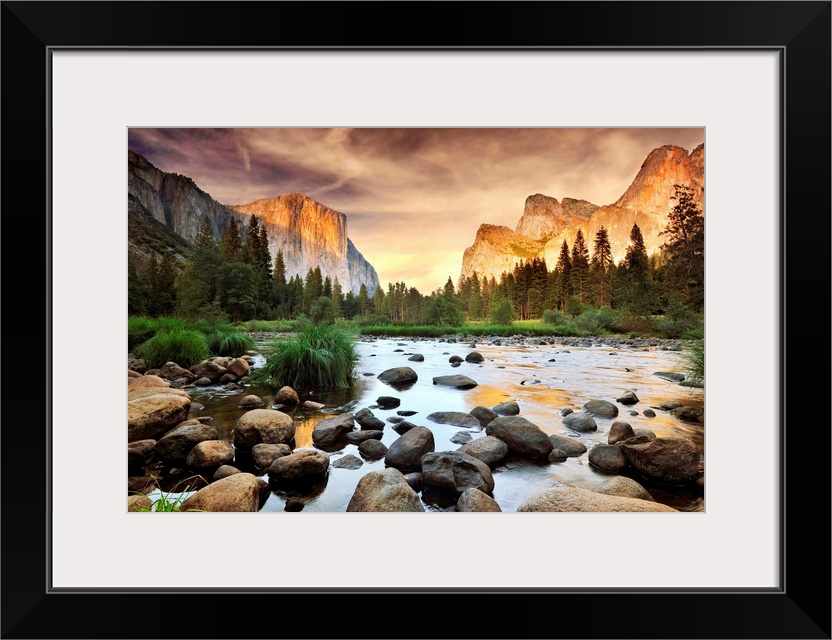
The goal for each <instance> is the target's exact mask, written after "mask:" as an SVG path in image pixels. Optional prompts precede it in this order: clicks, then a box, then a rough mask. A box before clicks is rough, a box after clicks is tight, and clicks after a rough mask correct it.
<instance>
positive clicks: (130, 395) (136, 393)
mask: <svg viewBox="0 0 832 640" xmlns="http://www.w3.org/2000/svg"><path fill="white" fill-rule="evenodd" d="M156 395H171V396H179V397H180V398H188V399H190V397H191V396H189V395H188V392H187V391H182V390H181V389H173V388H171V387H143V388H141V389H133V390H131V389H130V388H129V387H128V389H127V401H128V402H129V401H131V400H140V399H141V398H147V397H148V396H156Z"/></svg>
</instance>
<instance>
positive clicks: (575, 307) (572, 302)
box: [566, 296, 584, 318]
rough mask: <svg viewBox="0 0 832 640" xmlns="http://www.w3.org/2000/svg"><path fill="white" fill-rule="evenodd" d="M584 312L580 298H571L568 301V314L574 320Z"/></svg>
mask: <svg viewBox="0 0 832 640" xmlns="http://www.w3.org/2000/svg"><path fill="white" fill-rule="evenodd" d="M583 310H584V305H582V304H581V299H580V298H578V296H569V299H568V300H567V301H566V313H568V314H569V315H570V316H572V317H573V318H574V317H576V316H579V315H581V313H582V312H583Z"/></svg>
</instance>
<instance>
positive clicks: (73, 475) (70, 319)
mask: <svg viewBox="0 0 832 640" xmlns="http://www.w3.org/2000/svg"><path fill="white" fill-rule="evenodd" d="M394 8H398V9H400V10H401V11H402V12H405V13H407V14H408V17H407V18H406V19H402V18H396V19H395V25H396V26H395V30H394V31H393V32H391V31H390V30H382V31H378V30H377V28H376V27H374V26H373V25H375V24H376V22H375V20H377V19H379V15H380V12H381V17H382V18H383V19H384V20H387V19H388V18H389V19H391V20H393V16H397V15H398V14H396V13H395V12H394V10H393V9H394ZM2 11H3V24H2V30H3V31H2V35H3V45H2V46H3V52H4V53H5V54H6V55H5V57H4V58H5V59H4V64H3V71H4V73H3V87H4V89H5V90H6V92H5V95H6V100H4V124H5V125H6V126H5V127H4V129H5V131H4V133H5V135H4V136H3V138H2V148H3V151H4V152H5V153H4V161H5V162H4V169H5V172H4V181H3V182H4V187H5V190H4V191H5V196H6V197H5V202H4V204H5V205H6V214H7V215H6V222H7V224H11V225H12V227H11V229H9V228H8V227H7V229H6V238H7V239H11V240H12V242H10V243H8V244H7V246H6V249H7V251H6V256H7V257H8V262H6V265H5V266H7V269H6V277H5V278H4V285H5V294H6V298H7V301H8V300H12V301H13V304H15V303H16V304H15V306H17V304H19V301H24V302H25V304H26V305H27V308H29V307H31V306H32V305H35V306H36V310H34V311H26V312H25V313H26V315H27V317H28V316H31V317H43V318H45V319H46V326H45V327H44V335H45V336H46V339H45V341H44V352H43V356H41V357H38V356H40V353H39V352H38V350H37V348H36V349H35V353H34V356H35V357H33V353H32V348H31V347H32V344H31V342H32V341H28V340H25V339H20V338H18V337H17V336H14V338H12V337H11V331H9V330H7V336H6V337H7V340H6V341H5V344H6V346H7V348H11V351H10V352H9V351H7V355H6V362H7V363H20V364H22V363H23V362H26V363H27V367H26V369H27V370H28V369H31V368H33V367H32V362H33V361H38V360H42V361H43V362H46V363H47V367H46V370H47V376H46V380H47V382H46V383H45V384H43V385H32V384H31V383H30V382H24V381H22V380H19V378H20V377H21V376H20V373H22V372H20V373H19V372H18V371H17V370H11V368H10V367H8V366H7V371H10V372H12V371H13V375H12V376H7V384H6V388H7V390H8V391H11V390H12V388H13V389H14V394H11V393H9V394H7V396H8V397H7V398H6V400H7V401H6V409H7V412H6V413H7V415H6V418H7V419H6V421H5V425H4V429H3V433H2V438H3V444H5V445H6V446H5V447H4V454H3V463H4V466H5V468H6V471H5V473H4V480H5V482H4V485H5V487H4V496H3V497H4V499H3V501H2V509H3V514H4V516H5V517H6V521H5V526H4V536H3V539H4V540H3V547H2V551H3V562H2V571H3V573H4V578H5V581H6V584H8V585H13V586H14V588H11V589H6V588H4V590H3V595H2V609H3V614H4V615H3V621H2V624H3V629H2V633H3V636H4V637H9V638H24V637H40V638H51V637H86V638H94V637H145V636H146V637H156V636H158V635H160V634H162V635H176V636H178V637H183V638H184V637H253V636H255V635H263V634H276V633H282V632H280V631H279V630H276V629H277V628H276V627H274V625H275V624H277V623H276V622H275V620H274V616H273V615H271V613H270V612H272V611H274V610H276V608H277V607H279V608H280V611H281V612H283V611H287V612H288V613H289V615H290V616H292V614H293V613H294V614H299V613H300V614H301V615H302V616H303V617H307V618H311V619H312V620H315V622H314V623H313V622H312V620H310V621H309V622H308V623H304V624H309V628H308V629H305V630H303V631H301V634H302V636H307V637H350V636H351V635H353V634H356V635H358V636H360V637H411V636H416V637H419V636H424V637H435V636H441V635H454V636H455V637H491V636H495V635H499V636H502V637H530V636H538V635H540V634H541V632H540V631H537V629H538V628H540V629H548V628H551V629H552V632H551V635H553V636H558V637H560V636H564V637H622V638H624V637H627V638H629V637H638V638H644V637H680V638H681V637H697V638H710V637H721V638H725V637H754V638H765V637H801V638H803V637H805V638H829V637H830V615H829V613H830V607H829V602H830V598H829V582H830V581H829V562H828V558H827V557H826V554H828V550H829V539H830V537H829V533H830V532H829V523H828V518H827V517H825V516H826V509H827V507H828V504H822V505H820V506H818V507H817V508H818V510H819V512H820V514H821V517H818V514H817V513H815V512H814V511H804V510H803V504H804V502H800V501H799V497H802V494H806V493H807V492H811V493H813V494H814V493H816V492H818V489H817V488H818V487H819V486H820V487H828V477H829V460H828V455H827V453H828V451H829V444H830V443H829V431H828V429H824V428H818V427H816V426H813V425H812V424H811V423H809V424H804V421H806V422H808V421H809V419H808V418H807V417H806V416H805V415H804V414H802V411H801V409H800V407H801V406H804V405H805V403H809V404H810V406H813V404H812V403H813V402H815V401H816V399H817V398H824V397H826V394H827V393H828V384H826V383H827V380H826V378H827V376H816V375H812V376H807V375H805V374H804V370H803V368H802V366H801V365H798V364H797V354H799V350H800V349H801V347H803V348H806V347H810V348H811V345H812V344H813V341H816V340H817V338H813V337H812V333H811V332H812V329H814V327H813V326H811V325H810V326H809V327H803V326H801V325H803V324H805V323H806V319H807V318H808V317H814V314H813V313H811V314H810V313H806V314H805V315H804V314H803V313H802V314H800V315H799V316H795V315H794V314H792V320H793V321H792V323H791V324H787V319H788V316H787V310H794V309H800V310H806V309H811V308H812V307H813V303H811V302H810V301H807V300H799V299H798V298H797V296H796V295H795V293H794V292H795V291H798V290H801V291H802V290H803V289H801V288H800V287H801V286H804V284H805V282H806V280H807V275H806V274H811V276H810V281H811V282H812V283H817V285H815V284H813V287H814V286H817V287H818V288H819V289H823V287H825V289H823V291H824V292H828V291H829V287H828V284H829V283H828V238H829V220H828V216H829V211H830V206H829V205H830V202H829V193H830V190H829V176H830V163H829V154H828V153H827V152H826V151H824V152H823V153H817V149H818V147H819V146H820V147H821V148H823V149H826V145H828V141H829V139H830V136H829V121H830V117H829V116H830V104H829V99H830V91H829V88H830V80H829V79H830V73H829V72H830V69H829V51H830V26H829V25H830V20H829V18H830V3H829V2H805V3H804V2H789V3H779V2H748V3H736V4H734V3H697V2H660V3H631V2H626V3H624V2H620V3H616V2H613V3H600V2H599V3H594V2H587V3H557V2H550V3H483V4H478V5H474V4H470V3H464V4H463V3H441V4H440V3H418V4H417V3H402V4H400V5H379V4H376V5H370V4H364V3H328V4H326V5H324V4H323V3H319V4H314V3H293V2H287V3H256V4H255V3H219V2H217V3H202V4H199V5H198V4H196V3H138V4H137V3H118V2H112V3H75V2H65V3H59V4H57V3H56V4H53V3H36V2H4V3H3V9H2ZM385 16H387V17H385ZM371 18H372V19H371ZM345 25H350V26H349V28H345ZM391 33H395V36H391ZM139 127H151V128H162V127H180V128H229V127H239V128H245V127H288V128H293V127H294V128H313V127H336V128H340V127H357V128H364V127H379V128H391V127H402V128H407V127H420V128H425V127H436V128H499V127H506V128H510V127H527V128H554V127H573V128H576V129H577V128H587V127H598V128H612V127H620V128H647V127H654V128H663V127H667V128H669V127H690V128H701V129H703V130H704V136H705V149H706V156H707V160H706V163H705V167H706V177H707V180H706V182H707V183H708V191H707V196H706V199H707V204H706V211H707V219H708V223H707V226H706V246H707V258H706V282H707V285H706V292H705V323H706V332H707V334H708V340H707V357H708V375H709V387H708V394H709V395H708V403H707V412H708V421H707V425H708V427H709V430H708V433H707V438H706V442H707V444H706V448H707V452H708V454H707V462H708V476H707V480H708V481H707V484H706V496H707V501H706V503H705V509H704V510H703V511H701V512H699V513H688V514H679V517H676V515H674V516H673V519H669V518H665V519H658V518H656V517H655V516H661V515H663V514H609V513H584V514H563V513H547V514H516V515H515V514H506V517H504V518H501V519H500V520H499V521H495V520H494V519H493V518H492V519H486V518H482V517H478V516H479V515H481V516H488V514H477V515H475V514H470V515H474V517H473V518H470V517H454V516H450V515H443V514H435V515H429V516H425V517H419V518H418V519H415V520H414V519H413V518H402V517H400V516H394V514H335V513H332V514H325V513H319V514H305V515H301V517H298V516H289V515H288V514H261V515H258V516H257V517H256V518H252V517H251V516H252V514H185V515H184V517H178V516H174V517H168V518H157V517H149V518H148V517H138V518H137V517H135V516H132V514H131V515H130V516H128V514H126V513H125V512H124V508H123V507H124V505H123V493H124V492H123V474H122V471H123V466H124V465H123V457H122V456H121V451H122V449H123V446H122V443H123V429H121V428H120V427H117V426H116V427H114V426H113V425H120V424H123V411H122V408H121V407H123V400H124V398H123V384H122V380H121V379H120V377H121V376H115V375H114V372H115V371H123V368H124V367H123V364H124V363H123V360H124V357H123V356H124V354H123V344H124V342H123V340H124V327H125V320H126V316H127V291H126V285H127V280H126V276H127V267H126V264H125V262H126V261H125V258H126V254H125V247H124V245H125V243H124V239H125V237H127V233H128V231H127V220H126V218H125V216H124V210H125V208H124V200H125V198H124V196H125V191H126V181H125V179H124V169H125V155H126V153H125V152H126V151H127V149H128V132H129V131H130V130H131V128H133V129H135V128H139ZM614 151H615V150H614V149H612V150H611V152H612V153H614ZM243 161H245V158H243ZM24 186H25V189H24V188H22V187H24ZM17 194H25V195H23V197H18V198H15V196H16V195H17ZM562 195H568V194H562ZM16 211H21V212H23V211H25V212H27V215H25V216H23V215H15V213H14V212H16ZM807 219H808V220H811V225H812V226H811V228H808V227H807V223H806V220H807ZM16 223H17V226H15V225H16ZM33 225H34V226H33ZM38 225H43V227H40V226H38ZM18 227H19V229H18ZM403 228H404V229H405V231H404V233H406V234H407V237H409V238H411V239H412V240H414V241H415V240H416V239H418V237H419V228H418V222H417V221H413V224H412V225H411V227H410V228H408V227H407V225H405V226H404V227H403ZM34 237H37V238H41V237H42V238H45V239H46V242H45V243H44V244H43V245H42V246H43V248H44V253H43V254H41V253H39V252H32V251H31V246H38V242H31V243H29V244H28V245H27V249H26V251H21V250H20V244H21V243H20V242H19V241H17V240H16V239H17V238H34ZM821 257H823V258H825V260H824V263H823V264H819V259H820V258H821ZM787 259H788V268H786V267H787V262H786V260H787ZM33 283H37V284H33ZM40 283H46V292H45V293H46V295H45V296H44V292H43V290H41V289H40V288H39V287H40ZM789 284H791V285H792V287H789V286H788V285H789ZM804 288H805V287H804ZM788 293H790V294H791V296H790V299H787V294H788ZM821 295H824V293H822V294H821ZM44 302H45V303H46V308H45V309H43V312H41V307H40V305H41V304H43V303H44ZM789 303H791V304H789ZM9 315H11V314H9ZM7 319H8V318H7ZM26 324H27V325H28V321H27V323H26ZM789 327H791V331H788V328H789ZM798 327H799V328H798ZM797 332H799V333H797ZM790 334H793V339H792V341H791V342H790V343H788V344H789V346H791V347H792V350H790V351H787V350H786V346H787V338H788V337H789V335H790ZM24 345H25V346H24ZM804 345H805V346H804ZM36 346H37V345H36ZM790 364H791V366H789V365H790ZM788 373H791V374H792V375H791V376H788V375H787V374H788ZM819 378H822V379H823V380H822V381H823V383H824V384H823V386H822V387H821V385H819V384H817V382H816V380H818V379H819ZM787 379H789V380H791V381H793V382H795V381H799V382H798V383H799V385H800V388H799V391H794V389H795V388H796V387H794V386H792V390H793V394H792V397H791V403H790V404H789V405H787V404H786V402H787V391H788V388H787V385H786V380H787ZM21 387H22V388H21ZM816 387H817V388H816ZM17 407H20V408H21V409H22V410H21V411H19V412H18V414H19V415H17V416H15V417H14V418H13V419H11V418H10V417H9V411H10V409H11V408H17ZM33 407H37V409H35V410H34V411H35V415H37V418H36V419H35V420H32V419H31V412H32V410H33V409H32V408H33ZM41 407H43V410H41ZM787 407H788V408H789V411H787V410H786V409H787ZM810 415H811V413H810ZM797 416H800V417H797ZM789 417H791V418H792V420H790V421H789V420H787V418H789ZM801 418H802V419H801ZM787 423H788V429H787ZM115 450H118V455H113V454H112V453H111V452H112V451H115ZM33 452H34V453H33ZM820 493H821V495H823V491H821V492H820ZM798 504H800V505H801V508H800V509H798V508H797V507H796V505H798ZM403 515H405V516H409V515H410V514H403ZM405 520H406V522H405ZM817 574H821V575H820V578H821V580H819V581H818V580H814V579H812V580H809V579H807V577H806V576H814V575H817ZM382 595H386V596H388V597H386V598H382V599H381V606H380V607H378V609H379V610H375V607H374V612H373V614H372V615H373V617H375V618H377V619H378V620H379V623H377V624H375V625H367V624H366V620H362V618H363V616H361V615H360V613H359V614H358V615H357V617H356V618H355V619H354V620H352V621H351V620H350V618H349V617H347V616H345V615H344V613H345V611H344V609H343V604H342V603H343V601H344V599H345V598H347V599H348V600H346V601H348V602H350V603H353V604H358V601H357V599H356V598H357V597H362V602H363V601H364V600H363V598H366V599H367V600H366V601H367V602H370V600H369V599H370V598H372V599H373V602H374V603H375V601H376V599H377V598H379V597H380V596H382ZM450 597H454V598H457V597H464V598H465V600H464V602H465V606H466V608H468V607H471V609H470V610H469V613H468V615H466V612H465V611H459V612H457V617H458V618H459V619H460V622H458V623H457V624H456V625H454V628H453V629H452V630H451V629H444V628H443V627H442V626H441V623H440V622H439V621H438V618H435V617H434V616H432V615H431V613H430V612H431V609H430V608H429V607H430V605H431V604H432V605H434V606H435V608H434V612H435V613H438V612H439V611H442V610H447V607H448V604H449V603H450V600H449V598H450ZM251 598H255V600H254V601H252V600H251ZM252 602H254V603H256V604H255V605H254V606H252ZM113 603H117V605H116V606H117V610H118V611H120V612H121V613H120V615H119V616H117V619H112V618H111V617H109V616H105V615H99V612H101V611H102V610H106V611H112V610H116V607H113V606H112V605H113ZM414 604H415V606H416V607H417V609H415V612H413V613H411V614H410V615H408V616H407V618H406V619H407V620H408V622H407V623H406V624H404V625H403V624H402V622H403V621H404V620H403V616H402V611H403V610H404V609H403V607H408V608H410V607H413V606H414ZM235 605H236V606H235ZM425 605H428V606H427V607H426V606H425ZM206 606H208V607H212V608H214V609H220V608H225V609H226V612H227V614H226V615H225V616H222V615H220V616H217V615H216V614H215V613H212V614H211V615H200V614H199V612H200V611H201V610H202V609H201V608H204V607H206ZM240 606H243V607H244V608H240ZM287 607H288V609H287ZM331 607H338V609H336V611H338V612H339V613H338V615H332V614H331V613H330V608H331ZM474 607H489V608H491V607H493V608H494V612H495V613H494V614H489V615H487V616H482V615H477V614H474V615H470V614H471V613H473V612H474V611H477V609H476V608H474ZM553 607H554V608H556V610H557V613H556V614H555V616H556V617H554V618H552V613H554V611H553ZM536 610H539V613H535V612H536ZM183 611H185V612H190V613H184V614H183ZM243 611H245V612H246V613H245V614H243V613H242V612H243ZM258 611H262V614H261V613H257V612H258ZM252 612H254V614H252ZM416 612H418V613H416ZM498 612H499V613H498ZM357 613H358V612H357ZM547 614H548V615H547ZM558 614H560V615H558ZM588 614H589V615H588ZM468 616H470V620H468V621H467V622H466V621H463V620H464V619H465V618H466V617H468ZM292 617H297V615H295V616H292ZM538 618H540V619H539V620H538ZM133 620H135V621H136V622H135V624H134V623H133ZM397 622H398V623H399V624H396V623H397ZM280 624H283V623H280ZM359 625H360V626H359ZM549 633H550V632H544V634H549ZM292 635H297V632H296V631H292Z"/></svg>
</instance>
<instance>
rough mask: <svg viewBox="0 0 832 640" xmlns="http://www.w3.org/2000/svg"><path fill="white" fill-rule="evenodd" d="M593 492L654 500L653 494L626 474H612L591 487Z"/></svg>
mask: <svg viewBox="0 0 832 640" xmlns="http://www.w3.org/2000/svg"><path fill="white" fill-rule="evenodd" d="M592 490H593V491H594V492H595V493H604V494H606V495H608V496H621V497H622V498H638V499H639V500H647V501H649V502H655V500H654V499H653V496H651V495H650V494H649V493H647V490H646V489H645V488H644V487H642V486H641V485H640V484H639V483H638V482H636V481H635V480H633V479H632V478H628V477H627V476H614V477H612V478H609V479H607V480H604V481H603V482H602V483H600V484H598V485H597V486H596V487H595V488H593V489H592Z"/></svg>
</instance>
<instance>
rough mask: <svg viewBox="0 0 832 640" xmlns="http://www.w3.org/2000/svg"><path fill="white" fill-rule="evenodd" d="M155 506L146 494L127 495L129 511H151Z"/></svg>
mask: <svg viewBox="0 0 832 640" xmlns="http://www.w3.org/2000/svg"><path fill="white" fill-rule="evenodd" d="M152 508H153V503H152V502H151V501H150V498H148V497H147V496H146V495H144V494H136V495H132V496H127V512H128V513H136V512H140V511H150V510H151V509H152Z"/></svg>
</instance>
